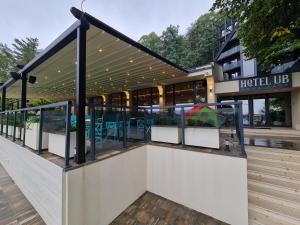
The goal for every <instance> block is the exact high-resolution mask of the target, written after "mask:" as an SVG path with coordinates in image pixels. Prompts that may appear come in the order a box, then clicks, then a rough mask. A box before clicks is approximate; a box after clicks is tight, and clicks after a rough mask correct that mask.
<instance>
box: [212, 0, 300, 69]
mask: <svg viewBox="0 0 300 225" xmlns="http://www.w3.org/2000/svg"><path fill="white" fill-rule="evenodd" d="M212 10H219V11H220V12H222V13H225V14H226V15H227V16H228V17H230V18H232V19H234V20H236V21H238V23H239V29H238V37H239V39H240V40H241V42H242V44H243V46H244V47H245V55H246V56H247V57H249V58H256V59H257V60H258V62H259V63H260V64H261V65H262V66H263V68H264V69H266V70H267V69H270V68H272V67H273V66H275V65H278V64H281V63H283V62H285V61H287V60H290V59H295V58H298V57H299V54H300V17H299V12H300V1H299V0H268V1H265V0H255V1H250V0H247V1H237V0H215V3H214V5H213V7H212Z"/></svg>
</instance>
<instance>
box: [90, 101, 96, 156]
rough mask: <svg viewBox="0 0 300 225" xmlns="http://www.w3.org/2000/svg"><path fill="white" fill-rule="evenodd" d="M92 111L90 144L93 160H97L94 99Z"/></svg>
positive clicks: (91, 104) (91, 105)
mask: <svg viewBox="0 0 300 225" xmlns="http://www.w3.org/2000/svg"><path fill="white" fill-rule="evenodd" d="M90 110H91V126H90V135H91V136H90V142H91V149H90V150H91V160H95V159H96V140H95V139H96V138H95V121H96V119H95V104H94V100H93V99H92V100H91V102H90Z"/></svg>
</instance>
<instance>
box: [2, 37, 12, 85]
mask: <svg viewBox="0 0 300 225" xmlns="http://www.w3.org/2000/svg"><path fill="white" fill-rule="evenodd" d="M13 69H14V57H13V55H12V52H11V50H10V49H9V48H8V47H7V45H4V44H1V43H0V82H4V81H5V80H7V77H8V74H9V72H10V71H12V70H13Z"/></svg>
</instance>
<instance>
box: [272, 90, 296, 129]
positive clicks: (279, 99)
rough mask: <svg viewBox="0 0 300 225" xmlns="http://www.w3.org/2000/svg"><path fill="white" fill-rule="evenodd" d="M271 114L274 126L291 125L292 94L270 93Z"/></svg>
mask: <svg viewBox="0 0 300 225" xmlns="http://www.w3.org/2000/svg"><path fill="white" fill-rule="evenodd" d="M269 114H270V124H271V125H272V126H291V100H290V94H289V93H280V94H273V95H270V97H269Z"/></svg>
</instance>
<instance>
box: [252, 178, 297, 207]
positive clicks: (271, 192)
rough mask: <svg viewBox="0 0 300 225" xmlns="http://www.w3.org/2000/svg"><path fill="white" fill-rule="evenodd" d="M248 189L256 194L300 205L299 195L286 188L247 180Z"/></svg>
mask: <svg viewBox="0 0 300 225" xmlns="http://www.w3.org/2000/svg"><path fill="white" fill-rule="evenodd" d="M248 189H249V190H250V191H254V192H257V193H262V194H264V195H267V196H270V197H275V198H278V199H281V200H284V201H289V202H292V203H295V204H299V205H300V193H299V192H298V190H297V191H295V190H293V189H289V188H286V187H279V186H275V185H271V184H268V183H264V182H260V181H258V182H257V181H254V180H248Z"/></svg>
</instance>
